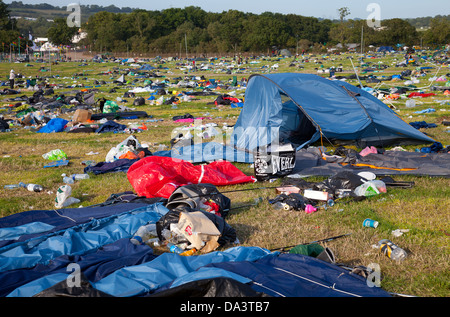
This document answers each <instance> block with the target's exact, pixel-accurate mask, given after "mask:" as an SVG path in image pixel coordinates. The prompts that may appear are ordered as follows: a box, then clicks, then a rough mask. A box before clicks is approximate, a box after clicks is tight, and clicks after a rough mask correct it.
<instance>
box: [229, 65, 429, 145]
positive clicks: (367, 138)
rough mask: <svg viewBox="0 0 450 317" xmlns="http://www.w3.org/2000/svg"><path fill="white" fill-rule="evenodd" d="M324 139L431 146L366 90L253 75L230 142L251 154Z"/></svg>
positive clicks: (307, 78) (298, 77)
mask: <svg viewBox="0 0 450 317" xmlns="http://www.w3.org/2000/svg"><path fill="white" fill-rule="evenodd" d="M321 137H323V140H324V141H326V140H328V141H330V142H332V143H335V142H336V143H337V142H341V141H344V142H350V141H351V142H356V145H358V146H360V147H361V148H362V147H365V146H381V147H383V146H386V145H390V144H406V143H422V144H423V143H433V142H435V140H433V139H432V138H430V137H428V136H426V135H425V134H423V133H421V132H420V131H418V130H416V129H414V128H413V127H411V126H410V125H409V124H408V123H406V122H404V121H403V120H402V119H401V118H400V117H398V116H397V114H396V113H395V112H394V111H393V110H392V109H390V108H389V107H388V106H387V105H385V104H384V103H383V102H381V101H380V100H378V99H377V98H375V97H374V96H372V95H371V94H369V93H368V92H366V91H363V90H362V89H359V88H357V87H355V86H353V85H351V84H348V83H346V82H343V81H339V80H330V79H326V78H322V77H320V76H317V75H313V74H300V73H277V74H268V75H260V74H255V75H252V76H250V77H249V80H248V85H247V89H246V92H245V101H244V107H243V109H242V112H241V114H240V116H239V118H238V120H237V122H236V125H235V126H234V131H233V135H232V138H231V143H232V144H233V145H234V146H235V147H236V148H237V149H241V150H248V151H253V150H255V149H256V148H257V147H264V146H266V145H269V144H276V143H277V142H279V144H283V143H290V144H293V145H294V146H295V147H296V148H297V149H300V148H303V147H305V146H307V145H310V144H312V143H313V142H315V141H317V140H319V139H320V138H321Z"/></svg>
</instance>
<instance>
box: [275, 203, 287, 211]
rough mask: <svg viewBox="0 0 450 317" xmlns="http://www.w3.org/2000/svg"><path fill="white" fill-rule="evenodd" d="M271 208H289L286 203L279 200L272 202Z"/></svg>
mask: <svg viewBox="0 0 450 317" xmlns="http://www.w3.org/2000/svg"><path fill="white" fill-rule="evenodd" d="M273 208H274V209H275V210H289V209H290V207H289V205H288V204H286V203H282V202H281V201H278V202H276V203H274V204H273Z"/></svg>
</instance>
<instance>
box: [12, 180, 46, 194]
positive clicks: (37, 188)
mask: <svg viewBox="0 0 450 317" xmlns="http://www.w3.org/2000/svg"><path fill="white" fill-rule="evenodd" d="M4 188H5V189H16V188H26V189H27V190H28V191H30V192H37V193H38V192H41V191H43V190H44V188H43V187H42V185H38V184H25V183H23V182H19V183H18V184H11V185H5V186H4Z"/></svg>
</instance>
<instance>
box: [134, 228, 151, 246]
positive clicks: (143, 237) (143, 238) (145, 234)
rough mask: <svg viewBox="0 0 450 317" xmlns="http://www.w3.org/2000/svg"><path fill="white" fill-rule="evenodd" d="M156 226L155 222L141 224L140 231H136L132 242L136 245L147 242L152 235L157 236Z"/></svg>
mask: <svg viewBox="0 0 450 317" xmlns="http://www.w3.org/2000/svg"><path fill="white" fill-rule="evenodd" d="M155 228H156V225H155V224H148V225H145V226H140V227H139V229H138V231H136V233H135V234H134V236H133V237H132V238H131V239H130V241H131V243H133V244H135V245H139V244H145V243H146V242H147V241H148V240H149V239H150V237H151V236H155V234H156V232H155Z"/></svg>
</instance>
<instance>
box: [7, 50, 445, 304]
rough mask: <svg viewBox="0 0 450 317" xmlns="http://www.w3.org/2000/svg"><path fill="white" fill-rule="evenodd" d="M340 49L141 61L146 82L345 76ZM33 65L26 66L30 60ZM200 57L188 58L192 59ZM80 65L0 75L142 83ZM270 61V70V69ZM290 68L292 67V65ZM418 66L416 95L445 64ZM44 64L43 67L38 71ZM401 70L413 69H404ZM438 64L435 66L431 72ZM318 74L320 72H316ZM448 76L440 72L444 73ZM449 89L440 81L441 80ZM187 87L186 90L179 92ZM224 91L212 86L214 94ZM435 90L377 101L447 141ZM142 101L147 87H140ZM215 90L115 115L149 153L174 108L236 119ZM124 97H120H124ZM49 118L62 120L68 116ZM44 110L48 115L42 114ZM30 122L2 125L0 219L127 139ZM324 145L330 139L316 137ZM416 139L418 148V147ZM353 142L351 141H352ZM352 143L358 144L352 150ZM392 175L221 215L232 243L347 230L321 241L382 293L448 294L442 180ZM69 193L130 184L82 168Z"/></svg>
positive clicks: (44, 196) (47, 200)
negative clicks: (372, 224)
mask: <svg viewBox="0 0 450 317" xmlns="http://www.w3.org/2000/svg"><path fill="white" fill-rule="evenodd" d="M349 57H350V54H342V55H316V56H308V58H309V59H308V62H306V61H303V62H301V61H300V62H295V63H293V58H265V59H260V60H258V63H252V64H250V63H248V64H244V65H243V66H242V67H241V70H236V68H234V69H233V70H232V71H231V73H227V72H226V71H225V70H226V67H227V66H229V65H232V63H233V61H232V58H228V59H225V58H224V59H218V60H216V61H214V62H213V64H214V65H213V66H214V68H212V69H210V70H205V71H200V70H199V71H195V72H188V71H187V70H186V68H184V67H182V65H180V64H177V63H182V62H181V61H178V62H176V61H171V62H166V63H164V64H159V63H157V62H156V61H153V60H152V61H150V62H149V63H150V64H152V65H154V66H156V67H157V69H156V70H155V73H157V74H158V75H160V76H163V77H158V78H150V79H151V80H153V81H156V80H160V81H162V80H169V81H170V82H171V83H174V82H176V80H174V78H179V77H185V76H204V77H205V78H206V79H216V81H218V80H220V82H221V83H230V82H231V81H232V80H233V76H236V77H237V79H238V81H239V80H240V79H241V78H244V77H245V78H248V77H249V76H250V75H251V74H252V73H266V72H305V73H317V70H325V69H327V68H329V67H331V66H335V67H338V66H340V65H342V67H343V70H344V71H343V72H342V73H337V74H338V75H350V74H353V73H354V71H353V68H352V64H351V62H350V60H349ZM401 60H403V54H392V55H390V54H388V55H386V56H381V57H374V58H370V57H366V58H365V59H364V64H363V65H361V64H360V63H359V61H357V56H354V59H353V63H354V64H355V67H357V71H358V74H360V75H368V74H367V73H366V74H364V71H363V69H364V68H366V67H370V66H372V67H376V66H377V65H386V66H387V67H386V68H384V69H380V70H375V71H374V72H371V74H373V75H375V76H388V75H392V74H400V73H401V71H403V70H404V69H405V68H404V67H396V66H395V65H396V63H398V62H400V61H401ZM31 64H33V63H31ZM199 64H201V62H197V65H198V66H199ZM80 65H81V63H80V62H71V63H60V64H58V65H50V64H48V63H47V64H45V63H44V64H37V63H36V64H33V66H26V65H25V64H8V63H2V64H0V76H1V77H0V78H1V79H2V80H6V78H7V76H8V74H9V70H10V69H11V68H13V69H14V70H15V71H16V73H21V74H23V75H25V76H26V77H28V76H32V77H35V76H39V77H47V81H48V83H49V84H55V85H60V86H61V87H68V86H71V85H73V87H70V88H57V89H55V93H56V94H61V93H62V94H64V93H67V94H69V93H68V92H71V91H73V90H77V89H78V90H80V89H83V88H85V87H86V86H89V87H93V86H95V85H94V80H98V81H102V80H104V81H106V83H107V84H104V85H100V86H99V87H95V88H96V89H98V93H96V96H95V97H96V98H100V97H105V98H107V99H109V100H115V99H116V98H117V97H122V96H123V93H124V92H125V91H127V90H129V89H130V88H133V87H139V86H142V84H143V79H139V80H137V81H133V78H132V77H131V76H127V77H126V78H127V80H129V81H130V84H129V85H127V86H126V87H119V88H118V89H117V91H116V92H115V93H110V92H109V91H110V89H111V88H112V87H115V85H114V84H113V81H114V80H115V79H117V78H118V77H119V74H110V73H108V71H112V70H114V69H117V70H119V71H123V70H125V69H127V68H128V67H129V66H128V65H119V64H117V63H112V62H109V63H91V62H88V63H87V64H86V66H80ZM274 65H278V67H272V66H274ZM299 66H300V67H299ZM422 66H432V67H433V69H430V70H428V73H427V75H426V76H424V77H419V80H420V83H418V84H416V85H417V87H424V92H430V90H429V88H428V86H429V85H430V84H431V82H430V81H429V78H431V77H433V76H436V75H437V76H442V75H446V74H448V73H450V70H449V68H448V66H443V67H441V68H440V67H439V65H437V64H432V63H425V62H423V63H422ZM41 67H45V69H46V71H42V69H41ZM408 69H411V70H414V69H415V67H414V66H409V67H408ZM438 70H439V72H437V71H438ZM321 75H323V76H327V77H328V74H326V73H324V74H321ZM447 78H448V77H447ZM349 82H351V83H352V84H355V85H356V84H357V81H356V80H349ZM434 84H436V85H444V84H445V82H436V83H434ZM402 85H404V81H387V82H383V84H382V85H379V84H368V86H371V87H375V86H377V87H378V88H389V87H394V86H402ZM449 88H450V87H449ZM169 90H177V91H181V90H183V88H176V87H175V88H169ZM186 90H187V89H186ZM233 90H235V91H236V94H237V96H238V97H241V98H243V97H244V91H245V90H244V89H239V87H237V88H236V89H233ZM233 90H224V89H221V90H217V91H216V92H218V93H221V94H224V93H229V92H231V91H233ZM32 93H33V91H28V90H26V89H21V91H20V93H19V94H18V95H17V96H21V95H31V94H32ZM435 93H436V95H435V96H431V97H427V98H420V99H415V100H416V105H417V106H416V107H415V108H407V107H406V101H407V99H405V98H399V99H397V100H386V101H385V102H386V103H388V104H390V105H391V106H392V107H394V109H395V110H396V112H397V113H398V114H399V115H400V116H401V117H402V118H403V119H404V120H405V121H406V122H412V121H426V122H427V123H436V124H437V127H436V128H433V129H427V130H426V131H425V130H423V131H424V132H426V133H427V134H429V135H430V136H431V137H433V138H434V139H435V140H438V141H439V142H441V143H442V144H443V145H444V147H445V146H447V145H449V144H450V133H449V127H448V126H444V125H442V121H443V120H449V118H450V106H449V102H450V101H449V100H450V96H448V95H444V94H443V93H442V91H436V92H435ZM138 96H142V97H144V98H145V99H147V98H148V97H149V93H140V94H138ZM10 97H15V96H10V95H4V96H3V102H2V103H0V106H3V107H2V108H1V111H2V112H1V114H3V116H4V117H5V118H15V114H16V113H15V112H12V113H8V109H9V106H8V105H9V104H10V103H11V102H10V101H7V100H6V99H8V98H10ZM215 98H216V96H200V97H198V98H196V100H192V101H189V102H181V103H179V104H178V105H177V108H176V109H175V108H173V107H172V106H171V105H159V106H157V105H150V104H149V101H147V102H146V105H144V106H133V104H132V101H133V99H132V98H128V102H127V103H124V104H123V105H125V106H127V107H129V108H131V109H134V110H139V111H146V112H147V113H148V114H149V115H152V116H153V118H144V119H136V120H121V121H120V123H121V124H126V125H128V124H138V125H142V124H145V125H146V127H147V130H144V131H142V132H140V133H136V134H135V136H136V137H137V139H138V140H139V141H140V142H141V143H145V144H148V145H149V148H150V150H151V151H152V152H154V151H156V150H157V149H158V148H159V147H160V145H161V144H163V145H166V146H169V145H170V143H169V141H170V139H171V137H172V131H173V130H174V129H175V128H179V127H181V126H183V124H180V123H174V122H173V121H172V117H173V116H175V115H184V114H186V113H190V114H192V115H193V116H194V117H199V116H202V117H211V119H208V120H204V121H203V123H208V122H214V123H216V124H217V125H218V127H222V126H223V124H224V123H227V124H229V125H232V124H234V122H235V121H236V119H237V118H238V116H239V112H240V110H239V109H235V108H231V107H230V106H222V107H220V108H218V107H216V106H215V105H213V104H211V103H212V102H213V101H214V100H215ZM124 99H127V98H124ZM427 108H434V109H435V110H436V111H435V112H433V113H427V114H415V113H414V112H415V111H419V110H424V109H427ZM55 114H56V115H57V116H59V117H62V118H65V119H68V120H70V119H71V116H72V113H69V114H65V115H61V114H59V113H58V112H56V113H55ZM47 115H51V113H47ZM35 131H36V127H33V126H31V127H24V126H22V125H20V124H18V123H17V124H15V125H13V126H12V127H11V131H9V132H4V133H0V140H1V143H0V144H1V153H0V169H1V172H0V173H1V178H0V216H1V217H4V216H7V215H11V214H14V213H18V212H22V211H26V210H31V209H35V210H38V209H53V208H54V200H55V197H56V190H57V189H58V187H59V186H61V185H63V182H62V176H61V174H63V173H65V174H73V173H82V172H83V168H84V166H83V165H82V161H84V160H95V161H96V162H101V161H104V159H105V156H106V154H107V153H108V151H109V150H110V149H111V148H112V147H114V146H115V145H117V144H118V143H120V142H122V141H123V140H124V139H125V138H127V137H128V135H127V134H122V133H116V134H113V133H101V134H94V133H91V134H88V133H65V132H62V133H53V134H41V133H36V132H35ZM324 145H325V146H327V147H330V148H332V147H333V145H330V144H324ZM423 146H425V145H423ZM404 148H405V149H406V150H408V151H414V150H415V149H416V148H417V146H404ZM53 149H61V150H63V151H64V152H65V153H66V154H67V156H68V159H69V161H70V163H69V165H68V166H63V167H57V168H43V166H44V165H45V164H46V163H48V161H46V160H44V159H43V158H42V155H43V154H45V153H47V152H48V151H51V150H53ZM355 149H357V148H355ZM357 150H361V149H357ZM89 152H98V154H96V155H87V153H89ZM235 165H236V166H237V167H238V168H239V169H240V170H242V171H243V172H244V173H246V174H248V175H252V174H253V168H252V167H251V166H250V165H249V164H242V163H241V164H240V163H236V164H235ZM306 180H308V181H321V180H323V179H322V178H307V179H306ZM395 180H404V181H414V182H415V186H414V187H413V188H409V189H399V188H398V189H392V188H388V192H387V193H386V194H382V195H379V196H375V197H372V198H370V199H366V200H364V201H360V202H350V203H347V204H336V205H335V206H334V207H330V208H328V209H327V210H323V209H320V210H319V211H318V212H316V213H313V214H306V213H303V212H294V211H275V210H274V209H272V207H271V205H270V204H269V203H268V202H267V201H264V202H262V203H261V204H259V205H258V206H255V207H248V208H241V209H235V210H233V211H232V212H231V213H230V214H229V216H228V218H227V222H228V223H229V224H230V225H231V226H232V227H234V228H235V229H236V231H237V235H238V239H239V241H240V243H241V245H245V246H260V247H264V248H268V249H272V248H277V247H282V246H287V245H294V244H299V243H306V242H309V241H315V240H318V239H323V238H327V237H331V236H336V235H340V234H347V233H351V235H349V236H347V237H344V238H341V239H338V240H335V241H332V242H329V243H327V244H326V246H327V247H329V248H330V249H331V250H332V251H333V252H334V253H335V255H336V259H337V262H339V263H344V264H346V265H349V266H358V265H362V266H369V265H371V264H377V265H379V267H380V270H381V275H382V281H381V287H382V288H383V289H385V290H387V291H389V292H394V293H400V294H408V295H412V296H422V297H446V296H449V295H450V267H449V263H450V261H449V234H450V230H449V229H450V228H449V218H450V213H449V211H450V199H449V196H450V190H449V188H450V186H449V185H450V180H449V179H448V178H440V177H433V178H431V177H423V176H422V177H419V176H396V177H395ZM18 182H24V183H37V184H41V185H42V186H43V187H44V191H43V192H40V193H34V192H29V191H27V190H24V189H15V190H5V189H4V188H3V186H4V185H7V184H16V183H18ZM281 182H282V180H281V179H280V180H277V181H276V182H275V183H273V184H270V186H276V185H277V184H281ZM261 186H269V184H266V183H264V184H263V185H262V184H261V183H255V184H242V185H235V186H226V187H222V188H220V190H221V191H230V190H234V189H249V188H258V187H261ZM72 188H73V192H72V196H73V197H75V198H78V199H80V201H81V202H80V203H79V204H77V205H75V206H89V205H93V204H97V203H101V202H103V201H105V200H106V199H107V198H108V197H109V196H110V195H111V194H113V193H120V192H124V191H127V190H130V191H133V188H132V186H131V185H130V183H129V181H128V180H127V177H126V174H125V173H108V174H103V175H97V176H95V175H91V177H90V179H87V180H83V181H79V182H76V183H75V184H73V185H72ZM226 196H228V197H229V198H230V199H231V201H232V207H236V206H242V205H246V204H249V203H251V202H253V200H254V199H255V198H256V197H263V198H274V197H275V196H276V192H275V190H274V189H257V190H254V191H241V192H234V193H227V194H226ZM368 217H369V218H372V219H375V220H377V221H378V222H379V223H380V225H379V226H378V227H377V228H376V229H373V228H364V227H362V221H363V220H364V219H365V218H368ZM395 229H409V231H408V232H405V233H404V234H403V235H402V236H400V237H394V236H393V235H392V233H391V231H392V230H395ZM384 238H388V239H391V240H392V241H394V243H396V244H397V245H399V246H401V247H402V248H404V249H405V250H407V252H408V257H407V258H406V259H405V260H404V261H403V262H401V263H397V262H394V261H392V260H390V259H389V258H387V257H386V256H384V255H383V254H381V253H380V252H379V251H378V250H377V249H374V248H373V247H372V246H373V245H374V244H376V243H377V242H378V241H379V240H381V239H384Z"/></svg>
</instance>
